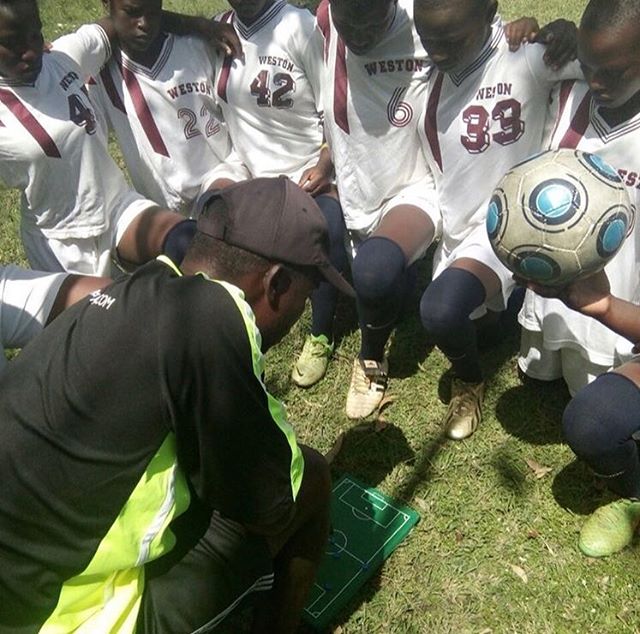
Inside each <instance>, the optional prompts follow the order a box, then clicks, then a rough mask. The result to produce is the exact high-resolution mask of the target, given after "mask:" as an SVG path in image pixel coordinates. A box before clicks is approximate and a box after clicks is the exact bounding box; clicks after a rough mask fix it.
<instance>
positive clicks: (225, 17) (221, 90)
mask: <svg viewBox="0 0 640 634" xmlns="http://www.w3.org/2000/svg"><path fill="white" fill-rule="evenodd" d="M232 18H233V11H227V12H226V13H223V14H222V17H221V18H220V22H226V23H227V24H228V23H230V22H231V20H232ZM231 64H233V58H232V57H231V56H230V55H228V56H227V57H225V58H224V61H223V62H222V68H221V69H220V77H219V78H218V84H217V86H216V92H217V93H218V97H220V99H222V100H223V101H224V102H225V103H229V100H228V99H227V84H228V83H229V73H230V72H231Z"/></svg>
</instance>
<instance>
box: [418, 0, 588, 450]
mask: <svg viewBox="0 0 640 634" xmlns="http://www.w3.org/2000/svg"><path fill="white" fill-rule="evenodd" d="M415 24H416V29H417V31H418V33H419V34H420V38H421V40H422V43H423V45H424V47H425V49H426V50H427V52H428V53H429V56H430V58H431V60H432V62H433V64H434V65H435V67H436V70H435V72H434V73H433V74H432V75H431V77H430V79H429V90H428V97H427V99H426V100H425V103H424V107H423V116H422V119H421V125H420V130H419V133H420V138H421V140H422V143H423V147H424V151H425V155H426V157H427V161H428V163H429V166H430V168H431V170H432V172H433V176H434V179H435V186H436V189H437V192H438V207H439V209H440V214H441V217H442V237H441V240H440V243H439V244H438V248H437V250H436V253H435V256H434V263H433V281H432V282H431V283H430V284H429V286H428V287H427V289H426V291H425V293H424V295H423V296H422V300H421V302H420V315H421V318H422V323H423V325H424V327H425V329H426V330H427V332H428V333H429V335H430V337H431V339H432V340H433V341H435V343H436V344H437V345H438V347H439V348H440V349H441V350H442V352H443V353H444V354H445V355H446V356H447V358H448V359H449V361H450V362H451V366H452V373H453V380H452V386H451V400H450V403H449V407H448V411H447V413H446V416H445V420H444V427H445V433H446V435H447V436H448V437H449V438H453V439H463V438H466V437H468V436H470V435H471V434H473V432H474V431H475V430H476V428H477V427H478V425H479V423H480V421H481V419H482V409H481V408H482V401H483V397H484V390H485V382H484V377H483V374H482V370H481V367H480V362H479V358H478V350H477V342H476V332H475V327H474V324H473V322H472V319H471V317H476V316H478V315H479V314H481V312H482V311H483V310H484V308H485V307H488V308H491V309H494V310H502V309H503V308H505V306H506V301H507V298H508V296H509V293H510V292H511V289H512V286H513V283H512V279H511V273H510V272H509V271H508V270H507V269H506V268H505V267H504V266H503V265H502V264H501V263H500V262H499V261H498V259H497V258H496V256H495V255H494V253H493V250H492V249H491V247H490V245H489V241H488V238H487V233H486V229H485V217H486V207H487V202H488V199H489V198H490V196H491V193H492V191H493V188H494V186H495V184H496V183H497V181H498V180H499V179H500V178H501V177H502V175H503V174H504V173H505V172H506V171H508V169H509V168H510V167H511V166H512V165H514V164H515V163H518V162H519V161H521V160H523V159H525V158H527V157H528V156H530V155H532V154H534V153H536V152H538V151H539V150H540V149H541V148H542V147H544V145H545V134H546V132H547V118H548V111H549V102H550V95H551V91H552V89H553V87H554V85H555V84H556V83H557V82H558V81H559V80H560V79H562V78H563V77H576V76H579V75H580V71H579V68H578V67H577V64H572V65H569V66H567V67H566V68H565V69H564V70H562V71H560V72H558V71H554V70H552V69H551V68H550V67H549V66H547V64H546V63H545V60H544V55H545V48H544V47H543V46H541V45H537V44H525V45H524V46H523V47H522V49H521V50H519V51H517V52H515V53H514V52H510V51H509V44H508V42H507V40H506V38H505V35H504V31H503V23H502V21H501V19H500V18H499V17H498V15H497V2H496V0H447V1H446V2H445V1H444V0H415Z"/></svg>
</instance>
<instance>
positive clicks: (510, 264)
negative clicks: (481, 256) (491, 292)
mask: <svg viewBox="0 0 640 634" xmlns="http://www.w3.org/2000/svg"><path fill="white" fill-rule="evenodd" d="M634 220H635V208H634V206H633V204H632V203H631V200H630V198H629V194H628V193H627V190H626V188H625V186H624V184H623V183H622V180H621V178H620V176H619V175H618V173H617V172H616V170H615V169H614V168H613V167H611V165H609V164H608V163H606V162H605V161H603V160H602V159H601V158H600V157H599V156H596V155H595V154H588V153H586V152H580V151H578V150H567V149H565V150H555V151H548V152H544V153H542V154H537V155H536V156H533V157H531V158H530V159H528V160H526V161H524V162H522V163H519V164H518V165H516V166H515V167H513V168H512V169H511V170H510V171H509V172H507V174H505V176H504V177H503V178H502V180H501V181H500V183H499V184H498V186H497V187H496V189H495V191H494V192H493V196H492V198H491V201H490V203H489V209H488V211H487V232H488V234H489V240H490V241H491V245H492V247H493V250H494V251H495V253H496V255H497V256H498V258H499V259H500V261H501V262H502V263H503V264H504V265H505V266H506V267H507V268H508V269H510V270H511V271H513V273H515V274H516V275H518V276H519V277H522V278H524V279H527V280H530V281H532V282H536V283H538V284H541V285H544V286H562V285H564V284H567V283H568V282H569V281H571V280H572V279H575V278H576V277H579V276H582V275H589V274H591V273H595V272H596V271H599V270H600V269H602V268H603V267H604V265H605V264H606V263H607V262H608V261H609V260H610V259H611V258H612V257H613V256H614V255H615V254H616V253H617V252H618V251H619V249H620V247H621V246H622V244H623V243H624V241H625V238H626V237H627V236H628V235H629V233H631V230H632V229H633V224H634Z"/></svg>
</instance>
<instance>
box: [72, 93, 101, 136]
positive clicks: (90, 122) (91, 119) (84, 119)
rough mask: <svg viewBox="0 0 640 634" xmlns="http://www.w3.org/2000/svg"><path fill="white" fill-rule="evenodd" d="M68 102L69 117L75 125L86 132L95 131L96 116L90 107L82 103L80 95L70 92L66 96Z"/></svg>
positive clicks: (91, 132)
mask: <svg viewBox="0 0 640 634" xmlns="http://www.w3.org/2000/svg"><path fill="white" fill-rule="evenodd" d="M67 101H68V103H69V119H71V121H73V123H75V124H76V125H78V126H80V127H81V128H84V129H85V131H86V133H87V134H94V133H95V131H96V118H95V116H94V114H93V111H92V110H91V108H89V107H88V106H87V105H86V104H85V103H83V101H82V99H81V98H80V95H77V94H75V93H71V94H70V95H69V96H68V97H67Z"/></svg>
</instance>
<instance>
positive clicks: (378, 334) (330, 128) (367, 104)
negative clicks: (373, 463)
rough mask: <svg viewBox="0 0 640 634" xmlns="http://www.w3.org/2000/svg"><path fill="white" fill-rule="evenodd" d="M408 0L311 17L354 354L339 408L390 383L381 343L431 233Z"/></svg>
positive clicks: (420, 72)
mask: <svg viewBox="0 0 640 634" xmlns="http://www.w3.org/2000/svg"><path fill="white" fill-rule="evenodd" d="M412 16H413V6H412V0H399V1H398V2H395V1H394V0H331V1H330V2H329V1H327V0H324V1H323V2H322V3H321V4H320V6H319V7H318V11H317V13H316V18H317V22H318V27H319V30H320V32H321V33H322V35H323V41H324V57H325V66H326V70H327V72H326V73H325V75H324V79H325V83H324V86H323V98H324V105H325V107H324V110H325V133H326V136H327V140H328V142H329V145H330V148H331V153H332V158H333V162H334V164H335V169H336V181H337V185H338V191H339V194H340V200H341V203H342V208H343V212H344V218H345V223H346V227H347V229H348V237H349V241H350V243H351V245H352V247H353V249H352V251H353V256H354V257H353V262H352V266H351V271H352V277H353V285H354V288H355V291H356V294H357V299H356V303H357V309H358V319H359V323H360V333H361V337H362V339H361V346H360V352H359V354H358V356H357V357H356V359H355V360H354V362H353V370H352V376H351V384H350V386H349V392H348V395H347V405H346V411H347V416H349V417H350V418H361V417H364V416H368V415H369V414H371V413H372V412H374V411H375V410H376V409H377V407H378V406H379V404H380V402H381V401H382V398H383V395H384V391H385V389H386V385H387V380H388V363H387V359H386V357H385V344H386V343H387V340H388V339H389V337H390V335H391V332H392V330H393V328H394V326H395V324H396V322H397V320H398V317H399V315H400V313H401V311H402V308H403V304H404V303H405V300H406V298H407V296H408V294H409V292H410V290H411V288H412V279H413V269H412V264H413V263H414V262H416V260H417V259H418V258H420V257H421V256H422V255H423V254H424V252H425V250H426V248H427V247H428V246H429V244H431V242H432V241H433V239H434V236H435V235H436V234H437V230H438V225H439V215H438V210H437V207H436V204H435V194H434V190H433V183H432V179H431V174H430V171H429V168H428V167H427V164H426V162H425V160H424V157H423V156H422V154H421V151H420V145H419V142H418V137H417V127H416V126H417V121H418V117H417V113H418V112H419V109H420V107H421V104H422V102H423V100H424V96H425V89H426V77H427V74H428V71H429V68H430V64H429V61H428V59H427V54H426V52H425V51H424V49H423V48H422V46H421V44H420V41H419V39H418V37H417V35H416V34H415V30H414V29H413V20H412Z"/></svg>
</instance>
